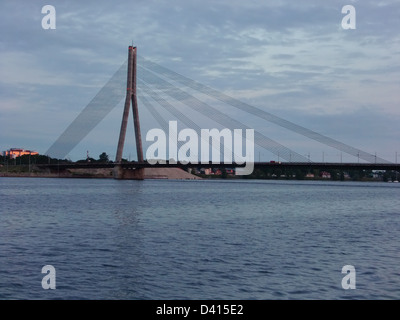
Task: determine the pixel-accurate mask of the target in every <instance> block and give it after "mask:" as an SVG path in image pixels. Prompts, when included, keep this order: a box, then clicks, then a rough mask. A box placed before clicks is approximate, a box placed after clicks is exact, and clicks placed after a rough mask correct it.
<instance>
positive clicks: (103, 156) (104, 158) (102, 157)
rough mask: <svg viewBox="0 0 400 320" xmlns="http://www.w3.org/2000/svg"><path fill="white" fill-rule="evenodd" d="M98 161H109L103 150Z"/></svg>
mask: <svg viewBox="0 0 400 320" xmlns="http://www.w3.org/2000/svg"><path fill="white" fill-rule="evenodd" d="M99 161H100V162H109V161H110V160H109V158H108V154H107V153H105V152H103V153H102V154H101V155H99Z"/></svg>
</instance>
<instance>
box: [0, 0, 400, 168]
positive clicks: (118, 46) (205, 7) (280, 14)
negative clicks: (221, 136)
mask: <svg viewBox="0 0 400 320" xmlns="http://www.w3.org/2000/svg"><path fill="white" fill-rule="evenodd" d="M45 5H53V6H54V7H55V9H56V29H55V30H51V29H49V30H45V29H43V28H42V19H43V17H44V16H45V14H42V12H41V11H42V7H43V6H45ZM345 5H353V6H354V8H355V10H356V29H343V27H342V19H343V17H345V16H346V14H344V13H342V7H343V6H345ZM0 26H1V36H0V74H1V77H0V150H2V151H3V150H6V149H8V148H12V147H22V148H26V149H33V150H37V151H39V152H40V153H45V152H46V151H47V149H48V148H49V147H50V146H51V145H52V144H53V142H54V141H55V140H56V139H57V138H58V137H59V136H60V134H61V133H62V132H63V131H64V130H65V129H66V128H67V127H68V125H69V124H70V123H71V122H72V121H73V120H74V119H75V118H76V116H77V115H78V114H79V113H80V111H81V110H82V109H83V108H84V107H85V106H86V105H87V104H88V103H89V102H90V101H91V99H92V98H93V97H94V96H95V95H96V93H97V92H98V91H99V89H101V88H102V87H103V86H104V84H105V83H106V82H107V81H108V79H109V78H110V77H111V76H112V75H113V74H114V72H115V71H116V70H117V69H118V68H119V67H120V66H121V64H122V63H123V62H124V61H125V60H126V57H127V48H128V46H129V45H131V44H132V43H133V44H134V45H135V46H137V47H138V53H139V54H140V55H141V56H143V57H145V58H147V59H150V60H153V61H155V62H157V63H158V64H160V65H162V66H165V67H167V68H170V69H172V70H175V71H176V72H178V73H180V74H182V75H185V76H187V77H189V78H191V79H194V80H196V81H199V82H201V83H204V84H206V85H208V86H211V87H213V88H216V89H218V90H220V91H223V92H224V93H226V94H228V95H230V96H232V97H235V98H237V99H240V100H242V101H245V102H247V103H249V104H251V105H254V106H257V107H258V108H260V109H263V110H265V111H268V112H270V113H273V114H276V115H278V116H280V117H282V118H285V119H287V120H290V121H292V122H294V123H296V124H299V125H301V126H304V127H306V128H309V129H311V130H314V131H317V132H319V133H321V134H324V135H326V136H329V137H332V138H334V139H337V140H339V141H342V142H344V143H347V144H349V145H351V146H354V147H357V148H360V149H362V150H365V151H368V152H370V153H375V152H376V153H377V154H378V155H379V156H380V157H383V158H386V159H387V160H389V161H393V162H394V161H395V153H396V152H398V154H399V157H398V158H399V161H400V139H399V137H400V108H399V107H400V106H399V101H400V33H399V30H400V2H399V1H392V0H384V1H372V0H371V1H370V0H363V1H352V0H346V1H336V0H330V1H317V0H304V1H289V0H287V1H286V0H275V1H267V0H257V1H253V0H247V1H239V0H220V1H217V0H214V1H211V0H201V1H197V0H196V1H194V0H170V1H155V0H143V1H140V0H130V1H125V0H116V1H104V0H96V1H91V0H87V1H75V0H70V1H61V0H46V1H37V0H29V1H28V0H26V1H22V0H1V2H0ZM139 108H140V106H139ZM121 115H122V105H120V106H118V107H117V108H115V109H114V110H113V111H112V112H111V113H110V114H109V116H108V117H107V118H106V119H104V120H103V121H102V122H101V123H100V124H99V125H98V126H97V127H96V128H95V130H93V131H92V132H91V133H90V134H89V135H88V136H87V137H86V138H85V139H84V140H82V142H81V143H80V144H79V145H78V146H77V147H76V148H75V149H74V150H73V151H72V152H71V153H70V154H69V157H70V158H71V159H72V160H78V159H82V158H85V157H86V151H89V152H90V156H92V157H94V158H97V157H98V155H99V154H100V153H101V152H103V151H105V152H107V153H108V154H109V155H110V157H111V158H113V157H115V152H116V144H117V141H118V134H119V126H120V121H121ZM143 121H144V122H145V120H143ZM255 125H256V124H255ZM267 125H268V132H269V133H270V134H271V137H272V138H273V139H275V140H276V141H278V142H280V143H282V144H284V145H287V146H289V147H290V148H293V149H294V150H296V151H297V152H299V153H301V154H310V155H311V160H315V161H320V160H322V159H321V155H322V154H323V155H324V157H325V160H328V161H337V160H338V157H339V154H338V152H337V151H335V150H330V149H328V147H326V146H323V145H322V146H321V145H316V144H315V143H314V142H310V143H309V142H308V140H307V139H305V138H304V137H301V139H299V137H297V135H296V134H293V133H291V132H286V131H284V130H282V128H280V127H277V128H275V127H274V126H272V125H271V124H267ZM250 126H251V124H250ZM275 129H276V130H275ZM144 134H145V133H142V135H144ZM294 136H296V137H294ZM127 139H128V138H127ZM130 152H132V157H133V158H134V156H133V154H134V150H133V149H129V146H128V147H127V148H126V150H125V154H124V157H127V158H128V154H129V156H130ZM263 156H264V155H263ZM265 157H269V155H265ZM353 160H354V159H353Z"/></svg>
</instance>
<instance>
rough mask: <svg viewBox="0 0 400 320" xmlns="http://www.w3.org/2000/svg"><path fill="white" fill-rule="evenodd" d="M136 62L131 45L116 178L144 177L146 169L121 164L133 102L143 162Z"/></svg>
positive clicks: (136, 130)
mask: <svg viewBox="0 0 400 320" xmlns="http://www.w3.org/2000/svg"><path fill="white" fill-rule="evenodd" d="M136 63H137V48H136V47H133V46H129V49H128V78H127V89H126V98H125V106H124V113H123V115H122V123H121V130H120V134H119V140H118V147H117V155H116V157H115V162H116V166H115V168H114V178H116V179H135V180H142V179H144V169H143V168H141V169H134V170H131V169H130V170H126V169H123V168H122V167H121V166H120V164H121V161H122V152H123V150H124V144H125V136H126V128H127V125H128V117H129V109H130V106H131V103H132V112H133V125H134V130H135V138H136V152H137V159H138V162H143V147H142V137H141V133H140V121H139V111H138V103H137V95H136Z"/></svg>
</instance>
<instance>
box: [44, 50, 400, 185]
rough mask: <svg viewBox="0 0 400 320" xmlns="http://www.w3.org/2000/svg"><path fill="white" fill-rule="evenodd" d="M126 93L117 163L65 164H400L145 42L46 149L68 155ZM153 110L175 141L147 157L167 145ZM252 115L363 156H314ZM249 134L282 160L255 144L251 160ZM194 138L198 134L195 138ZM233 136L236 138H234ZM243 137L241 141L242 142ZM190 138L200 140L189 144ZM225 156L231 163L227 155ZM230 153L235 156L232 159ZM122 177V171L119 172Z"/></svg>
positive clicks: (389, 167)
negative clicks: (199, 73) (271, 108)
mask: <svg viewBox="0 0 400 320" xmlns="http://www.w3.org/2000/svg"><path fill="white" fill-rule="evenodd" d="M124 96H125V105H124V110H123V116H122V123H121V128H120V135H119V141H118V146H117V153H116V158H115V162H114V163H112V164H111V163H109V164H90V163H86V164H79V165H78V164H63V165H62V167H63V168H64V167H65V168H66V167H78V166H80V167H86V168H87V167H99V166H102V167H112V166H115V168H116V169H117V172H118V170H119V172H121V170H122V171H127V170H131V171H135V170H136V171H137V172H136V173H135V174H134V175H133V178H138V177H139V178H140V174H139V175H138V174H137V173H138V172H140V170H142V169H143V168H145V167H181V168H186V167H194V166H208V167H212V166H214V167H245V166H246V162H252V167H262V166H280V167H290V168H304V167H307V168H321V169H323V168H325V169H334V168H335V169H338V168H341V169H377V170H378V169H380V170H399V166H398V164H397V163H391V162H390V161H387V160H386V159H383V158H381V157H378V156H377V155H376V154H371V153H369V152H366V151H364V150H361V149H359V148H356V147H353V146H350V145H348V144H346V143H343V142H340V141H338V140H335V139H332V138H330V137H327V136H325V135H323V134H320V133H317V132H315V131H313V130H310V129H308V128H305V127H303V126H300V125H298V124H295V123H293V122H291V121H288V120H285V119H283V118H281V117H278V116H276V115H273V114H271V113H269V112H267V111H264V110H261V109H259V108H257V107H255V106H252V105H250V104H248V103H245V102H242V101H240V100H238V99H235V98H233V97H231V96H229V95H227V94H225V93H223V92H220V91H218V90H215V89H213V88H211V87H209V86H206V85H203V84H201V83H199V82H197V81H194V80H192V79H189V78H187V77H185V76H183V75H181V74H179V73H177V72H174V71H172V70H170V69H168V68H165V67H163V66H161V65H159V64H157V63H155V62H152V61H149V60H147V59H145V58H144V57H141V56H138V55H137V48H136V47H133V46H130V47H129V49H128V59H127V61H125V62H124V63H123V64H122V65H121V67H120V68H119V69H118V70H117V71H116V72H115V74H114V75H113V76H112V77H111V79H110V80H109V81H108V82H107V83H106V84H105V85H104V86H103V87H102V88H101V89H100V91H99V92H98V94H97V95H96V96H95V97H94V98H93V99H92V101H90V102H89V104H88V105H87V106H86V107H85V108H84V109H83V110H82V112H81V113H80V114H79V115H78V116H77V118H76V119H75V120H74V121H73V122H72V123H71V124H70V125H69V127H68V128H67V129H66V130H65V131H64V132H63V133H62V134H61V135H60V137H59V138H58V139H57V140H56V141H55V142H54V143H53V145H52V146H51V147H50V148H49V150H48V151H47V153H46V154H47V155H48V156H50V157H54V158H58V159H63V158H65V157H66V156H67V155H68V154H69V152H71V151H72V150H73V149H74V148H75V147H76V146H77V145H78V144H79V143H80V142H81V141H82V140H83V139H84V138H85V137H86V136H87V135H88V134H89V133H90V132H91V131H92V130H93V129H94V128H95V127H96V126H97V125H98V124H99V123H100V122H101V121H102V120H103V119H104V118H105V117H106V116H107V115H108V114H109V113H110V112H111V111H112V110H113V109H114V108H115V107H116V106H117V105H118V104H119V103H120V102H121V101H122V100H123V98H124ZM131 107H132V113H133V122H134V134H135V142H136V152H137V160H138V161H135V162H131V163H126V162H124V161H123V159H122V154H123V149H124V143H125V136H126V130H127V125H128V118H129V113H130V109H131ZM145 110H146V111H147V115H150V117H151V118H152V119H151V120H150V119H148V118H146V122H150V123H151V124H152V126H153V128H159V129H160V130H161V131H162V132H167V133H168V134H167V136H166V137H165V139H166V141H165V146H166V148H165V149H167V146H168V150H161V149H162V148H158V150H157V152H153V153H152V154H151V157H150V158H149V157H148V154H147V153H146V155H144V153H143V149H144V148H143V145H144V144H146V143H148V142H149V141H156V140H157V139H158V142H159V143H161V142H162V141H159V140H160V139H161V138H162V137H161V136H158V137H157V139H156V138H154V137H153V140H151V139H150V140H148V139H147V138H148V137H147V136H148V135H149V131H148V132H147V135H146V140H145V141H144V140H143V139H142V134H143V132H142V130H141V125H142V124H143V119H139V114H140V116H142V115H143V114H144V111H145ZM249 117H253V118H256V119H257V120H258V121H262V123H263V124H265V125H264V126H269V125H270V124H275V125H278V126H280V127H281V128H283V129H285V130H288V131H290V132H292V133H295V134H297V135H300V136H302V137H303V138H304V139H305V138H306V139H311V140H313V141H314V142H318V143H319V144H322V145H323V146H325V147H329V148H333V149H336V150H337V151H339V152H340V153H343V154H347V155H350V156H352V157H354V159H355V161H354V162H346V163H343V162H337V163H327V162H324V161H323V162H312V161H310V158H309V157H307V156H304V155H302V154H300V153H299V152H296V151H294V150H292V149H290V148H288V147H286V146H284V145H283V144H281V143H279V142H277V141H275V140H273V139H271V138H270V137H268V136H267V135H266V134H265V133H264V132H262V130H254V129H253V128H252V127H251V126H249V125H248V124H246V119H247V118H249ZM171 123H172V125H171ZM183 126H184V127H185V128H187V129H185V130H186V131H185V130H182V131H179V130H178V127H183ZM204 128H216V129H217V130H219V131H218V132H217V133H218V134H219V137H218V138H219V139H220V140H219V141H218V142H222V141H223V143H221V144H217V143H216V144H213V143H211V144H209V142H210V140H212V139H213V138H214V136H210V132H211V131H210V130H209V131H208V133H209V135H208V136H207V135H205V136H203V133H204V132H205V131H204V130H205V129H204ZM224 130H225V131H224ZM226 130H228V131H229V130H230V132H231V133H233V135H231V136H230V137H229V134H228V136H227V135H224V134H222V133H223V132H224V133H227V131H226ZM238 130H240V131H238ZM171 131H172V132H171ZM183 131H184V132H183ZM158 132H159V131H158ZM182 132H183V133H182ZM181 133H182V136H181ZM214 133H215V132H214ZM238 133H241V134H242V133H243V135H246V137H243V136H242V135H240V136H238V135H237V134H238ZM244 133H246V134H244ZM249 133H252V135H251V140H252V141H251V142H252V143H253V144H254V146H256V147H257V148H259V149H262V150H265V151H266V152H268V153H270V154H271V155H274V156H275V157H277V158H278V159H279V161H277V162H275V161H274V162H261V161H259V162H256V161H254V156H255V155H254V146H253V149H252V150H250V151H251V152H252V154H251V152H250V153H248V152H249V150H246V152H245V154H246V156H251V157H247V158H244V157H243V148H244V146H246V149H249V148H248V146H247V144H246V142H249V141H250V138H249ZM235 134H236V135H235ZM191 137H192V138H193V137H194V138H193V139H192V140H191ZM198 137H200V139H199V140H198V141H197V142H196V143H194V140H195V138H196V139H197V138H198ZM232 139H233V140H235V139H236V140H235V141H232ZM212 141H213V140H212ZM237 141H239V142H240V143H239V144H238V145H235V143H236V142H237ZM189 142H192V144H190V145H189ZM207 143H208V144H207ZM174 144H175V145H174ZM158 146H160V145H158ZM200 146H201V147H202V148H200ZM235 146H237V148H236V147H235ZM195 147H197V148H198V149H201V151H204V153H205V156H203V154H200V152H199V151H196V150H194V149H195ZM150 149H151V146H150V147H148V148H147V151H149V150H150ZM153 149H154V146H153ZM153 151H154V150H153ZM205 151H206V152H205ZM215 154H217V158H212V159H211V155H215ZM222 158H223V159H224V160H225V161H224V160H221V159H222ZM227 159H228V161H226V160H227ZM155 160H157V161H155ZM237 160H240V161H237ZM360 161H361V162H360ZM116 176H117V177H121V175H120V174H118V173H117V175H116Z"/></svg>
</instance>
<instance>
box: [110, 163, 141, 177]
mask: <svg viewBox="0 0 400 320" xmlns="http://www.w3.org/2000/svg"><path fill="white" fill-rule="evenodd" d="M113 176H114V179H117V180H144V168H136V169H130V168H129V169H128V168H127V169H124V168H122V167H121V166H120V165H116V166H115V167H114V169H113Z"/></svg>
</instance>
